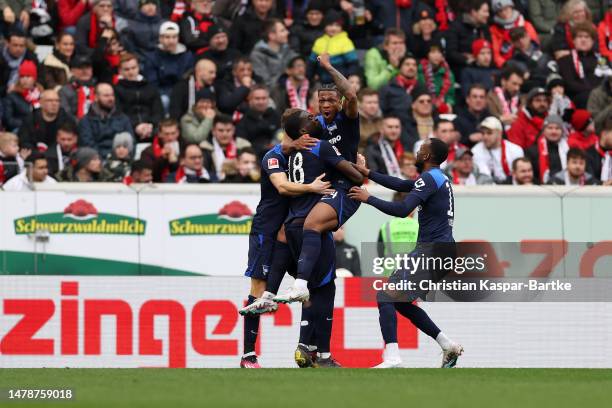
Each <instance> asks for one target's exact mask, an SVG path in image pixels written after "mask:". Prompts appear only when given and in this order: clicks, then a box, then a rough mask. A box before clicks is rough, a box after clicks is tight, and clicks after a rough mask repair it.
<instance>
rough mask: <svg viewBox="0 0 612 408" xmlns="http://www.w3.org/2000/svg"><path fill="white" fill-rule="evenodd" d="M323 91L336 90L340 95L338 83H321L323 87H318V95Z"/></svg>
mask: <svg viewBox="0 0 612 408" xmlns="http://www.w3.org/2000/svg"><path fill="white" fill-rule="evenodd" d="M321 92H335V93H337V94H338V96H340V91H339V90H338V87H337V86H336V84H321V87H320V88H319V89H317V95H318V94H320V93H321Z"/></svg>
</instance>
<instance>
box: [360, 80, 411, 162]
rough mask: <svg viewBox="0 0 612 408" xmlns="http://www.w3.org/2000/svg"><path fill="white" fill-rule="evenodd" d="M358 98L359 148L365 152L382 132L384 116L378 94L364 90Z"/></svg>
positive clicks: (370, 90)
mask: <svg viewBox="0 0 612 408" xmlns="http://www.w3.org/2000/svg"><path fill="white" fill-rule="evenodd" d="M357 98H358V100H359V135H360V141H359V148H360V150H361V151H363V150H364V149H365V147H366V146H367V145H368V142H369V141H370V140H371V139H372V137H373V136H374V135H376V134H378V133H379V132H380V128H381V125H382V122H383V116H382V112H381V110H380V104H379V99H378V92H376V91H375V90H373V89H370V88H364V89H362V90H361V91H359V93H358V94H357ZM400 130H401V127H400Z"/></svg>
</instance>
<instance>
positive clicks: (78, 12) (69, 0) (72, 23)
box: [57, 0, 89, 35]
mask: <svg viewBox="0 0 612 408" xmlns="http://www.w3.org/2000/svg"><path fill="white" fill-rule="evenodd" d="M88 8H89V0H57V10H58V13H57V14H58V17H59V27H58V28H59V29H60V30H66V31H68V32H69V33H71V34H73V35H74V33H75V32H76V25H77V23H78V21H79V19H80V18H81V16H83V14H85V12H86V11H87V9H88Z"/></svg>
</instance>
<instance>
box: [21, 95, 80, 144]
mask: <svg viewBox="0 0 612 408" xmlns="http://www.w3.org/2000/svg"><path fill="white" fill-rule="evenodd" d="M66 122H71V119H70V118H69V117H68V114H67V113H66V112H64V110H63V109H62V108H61V107H60V98H59V94H58V93H57V92H56V91H54V90H51V89H48V90H46V91H43V92H42V93H41V95H40V109H35V110H34V111H33V112H32V114H31V115H30V116H28V118H27V119H26V120H24V122H23V125H22V126H21V128H20V129H19V140H20V141H21V146H22V147H25V148H28V149H37V150H40V151H42V152H44V151H46V150H47V149H50V148H52V147H54V144H55V139H56V134H57V129H58V128H59V127H60V126H61V125H62V124H64V123H66Z"/></svg>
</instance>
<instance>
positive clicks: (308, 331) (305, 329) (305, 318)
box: [299, 304, 315, 346]
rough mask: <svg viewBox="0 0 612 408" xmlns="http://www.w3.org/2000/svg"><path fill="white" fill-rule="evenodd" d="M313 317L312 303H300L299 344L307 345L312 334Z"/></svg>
mask: <svg viewBox="0 0 612 408" xmlns="http://www.w3.org/2000/svg"><path fill="white" fill-rule="evenodd" d="M314 323H315V322H314V319H313V314H312V305H309V306H304V304H302V318H301V319H300V341H299V342H300V344H303V345H305V346H308V345H309V344H310V341H311V339H312V337H313V335H314V329H315V328H314Z"/></svg>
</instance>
